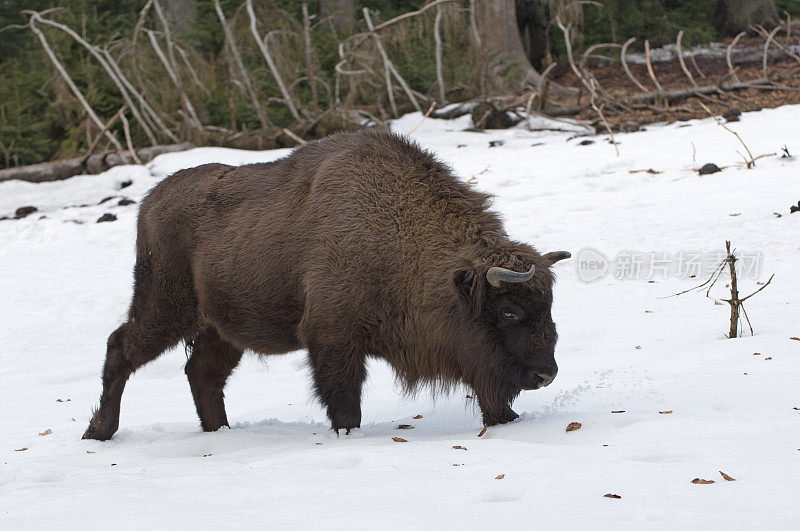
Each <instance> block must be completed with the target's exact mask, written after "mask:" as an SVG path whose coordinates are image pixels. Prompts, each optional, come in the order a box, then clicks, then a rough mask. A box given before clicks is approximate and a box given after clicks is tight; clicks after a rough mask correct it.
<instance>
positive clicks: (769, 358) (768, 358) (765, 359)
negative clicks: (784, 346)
mask: <svg viewBox="0 0 800 531" xmlns="http://www.w3.org/2000/svg"><path fill="white" fill-rule="evenodd" d="M771 359H772V358H771V357H770V356H767V357H766V358H764V361H767V360H771Z"/></svg>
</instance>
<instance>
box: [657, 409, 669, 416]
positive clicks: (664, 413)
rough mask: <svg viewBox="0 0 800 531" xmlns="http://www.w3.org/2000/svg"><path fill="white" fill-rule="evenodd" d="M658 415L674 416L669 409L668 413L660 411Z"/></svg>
mask: <svg viewBox="0 0 800 531" xmlns="http://www.w3.org/2000/svg"><path fill="white" fill-rule="evenodd" d="M658 413H659V414H661V415H672V410H671V409H668V410H666V411H659V412H658Z"/></svg>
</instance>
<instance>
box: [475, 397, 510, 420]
mask: <svg viewBox="0 0 800 531" xmlns="http://www.w3.org/2000/svg"><path fill="white" fill-rule="evenodd" d="M476 394H477V396H478V406H480V408H481V413H482V414H483V424H484V426H494V425H495V424H505V423H507V422H511V421H512V420H516V419H517V418H519V415H517V413H516V412H515V411H514V410H513V409H511V400H512V399H513V396H514V395H513V393H509V392H504V393H498V392H494V393H491V394H490V393H482V392H480V391H477V392H476Z"/></svg>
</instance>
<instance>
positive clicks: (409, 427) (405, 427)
mask: <svg viewBox="0 0 800 531" xmlns="http://www.w3.org/2000/svg"><path fill="white" fill-rule="evenodd" d="M397 429H398V430H413V429H414V426H412V425H411V424H400V425H399V426H397Z"/></svg>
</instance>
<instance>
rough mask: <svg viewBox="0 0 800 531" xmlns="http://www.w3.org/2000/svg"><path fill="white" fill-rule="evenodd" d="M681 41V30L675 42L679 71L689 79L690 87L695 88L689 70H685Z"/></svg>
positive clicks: (694, 82) (695, 82)
mask: <svg viewBox="0 0 800 531" xmlns="http://www.w3.org/2000/svg"><path fill="white" fill-rule="evenodd" d="M682 39H683V30H680V31H679V32H678V39H677V40H676V41H675V47H676V51H677V52H678V62H679V63H680V64H681V70H683V73H684V74H686V77H688V78H689V81H691V82H692V85H693V86H694V87H695V88H696V87H697V86H698V85H697V81H695V80H694V76H692V74H691V73H690V72H689V69H688V68H686V61H684V59H683V48H682V47H681V40H682Z"/></svg>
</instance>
